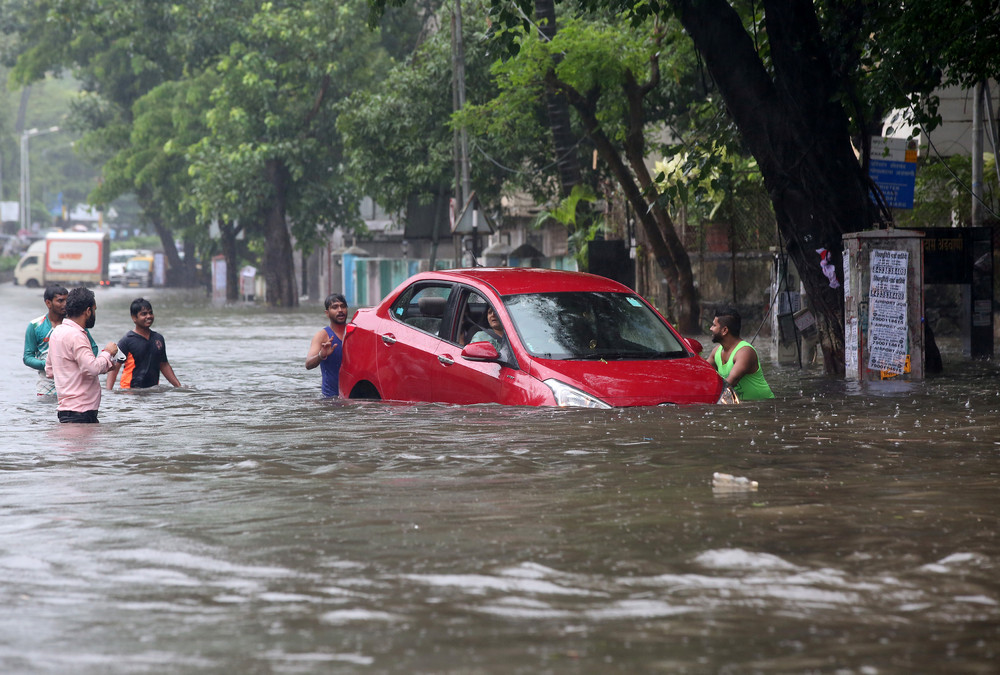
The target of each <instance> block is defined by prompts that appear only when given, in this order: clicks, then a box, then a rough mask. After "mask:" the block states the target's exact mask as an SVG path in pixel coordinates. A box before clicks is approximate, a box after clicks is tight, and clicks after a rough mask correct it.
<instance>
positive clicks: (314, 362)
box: [306, 293, 347, 396]
mask: <svg viewBox="0 0 1000 675" xmlns="http://www.w3.org/2000/svg"><path fill="white" fill-rule="evenodd" d="M323 306H324V307H325V308H326V318H327V319H329V320H330V325H329V326H324V327H323V328H321V329H320V330H319V331H317V332H316V334H315V335H313V339H312V342H310V343H309V351H308V352H306V370H312V369H313V368H315V367H316V366H319V367H320V368H319V369H320V372H321V373H322V375H323V382H322V385H321V387H322V392H323V396H339V395H340V383H339V379H340V362H341V360H342V358H343V355H344V332H345V331H346V330H347V298H345V297H344V296H343V295H341V294H340V293H331V294H330V295H328V296H327V297H326V300H325V301H324V302H323Z"/></svg>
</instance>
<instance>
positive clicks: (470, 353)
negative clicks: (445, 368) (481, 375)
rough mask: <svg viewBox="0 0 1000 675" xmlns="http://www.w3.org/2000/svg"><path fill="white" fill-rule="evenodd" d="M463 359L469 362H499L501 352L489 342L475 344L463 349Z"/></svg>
mask: <svg viewBox="0 0 1000 675" xmlns="http://www.w3.org/2000/svg"><path fill="white" fill-rule="evenodd" d="M462 358H463V359H466V360H468V361H499V360H500V352H498V351H497V350H496V347H494V346H493V345H492V344H490V343H489V342H473V343H470V344H467V345H465V347H464V348H463V349H462Z"/></svg>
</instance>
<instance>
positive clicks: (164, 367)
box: [160, 361, 181, 387]
mask: <svg viewBox="0 0 1000 675" xmlns="http://www.w3.org/2000/svg"><path fill="white" fill-rule="evenodd" d="M160 373H161V374H162V375H163V377H165V378H167V382H169V383H170V384H172V385H174V386H175V387H179V386H181V382H180V380H178V379H177V376H176V375H174V368H173V366H171V365H170V363H169V362H168V361H164V362H163V363H161V364H160Z"/></svg>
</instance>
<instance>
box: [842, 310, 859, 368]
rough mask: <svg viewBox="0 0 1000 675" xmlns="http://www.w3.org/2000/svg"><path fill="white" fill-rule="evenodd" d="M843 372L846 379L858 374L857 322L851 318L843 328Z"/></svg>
mask: <svg viewBox="0 0 1000 675" xmlns="http://www.w3.org/2000/svg"><path fill="white" fill-rule="evenodd" d="M844 370H845V372H846V373H847V376H848V377H857V374H858V320H857V319H856V318H854V317H851V318H850V319H849V320H848V321H847V325H846V326H845V327H844Z"/></svg>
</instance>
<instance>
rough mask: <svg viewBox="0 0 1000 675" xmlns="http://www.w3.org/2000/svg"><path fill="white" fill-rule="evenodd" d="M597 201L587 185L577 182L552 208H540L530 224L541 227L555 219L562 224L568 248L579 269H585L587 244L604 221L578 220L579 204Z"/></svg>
mask: <svg viewBox="0 0 1000 675" xmlns="http://www.w3.org/2000/svg"><path fill="white" fill-rule="evenodd" d="M595 201H597V195H596V194H595V193H594V191H593V190H592V189H591V188H590V186H588V185H583V184H579V183H578V184H577V185H574V186H573V189H572V190H571V191H570V194H569V196H568V197H566V198H565V199H563V200H562V201H561V202H559V204H557V205H556V206H555V208H553V209H552V210H542V211H540V212H539V213H538V215H537V216H536V217H535V220H534V222H533V223H532V226H533V227H535V228H539V227H542V226H543V225H544V224H545V222H546V221H548V220H555V221H556V222H558V223H560V224H561V225H564V226H565V227H566V229H567V230H568V231H569V250H570V251H571V252H573V256H574V258H575V259H576V264H577V267H578V268H579V269H581V270H584V269H587V244H588V242H591V241H593V240H594V239H595V238H596V237H597V235H598V234H600V233H601V232H602V231H603V229H604V227H605V223H604V221H603V220H602V219H600V218H593V219H590V220H589V221H588V222H587V223H585V224H582V225H583V226H582V227H581V223H579V222H578V220H579V219H578V214H579V213H580V209H579V206H580V204H581V202H583V203H593V202H595Z"/></svg>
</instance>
